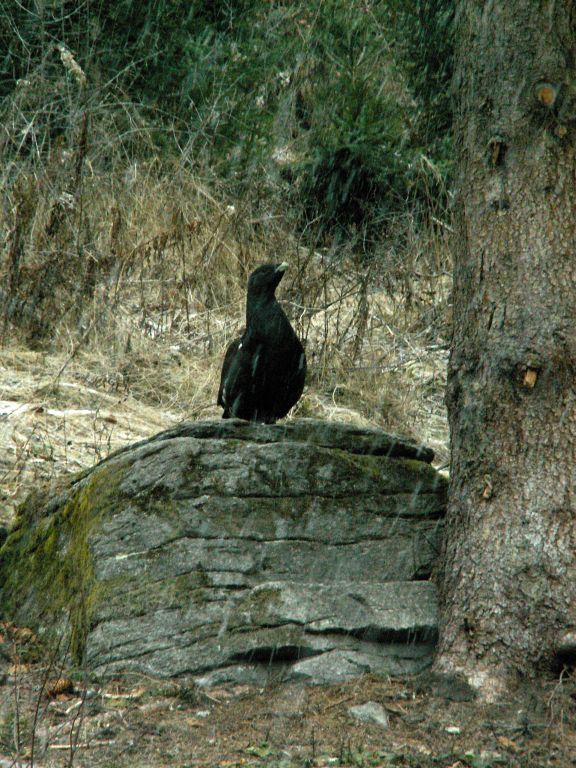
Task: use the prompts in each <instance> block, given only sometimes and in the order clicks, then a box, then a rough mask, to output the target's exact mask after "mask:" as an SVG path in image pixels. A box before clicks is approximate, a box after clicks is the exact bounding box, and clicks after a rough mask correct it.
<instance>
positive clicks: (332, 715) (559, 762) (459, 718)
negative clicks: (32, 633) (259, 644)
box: [0, 666, 576, 768]
mask: <svg viewBox="0 0 576 768" xmlns="http://www.w3.org/2000/svg"><path fill="white" fill-rule="evenodd" d="M5 672H6V674H5V676H4V683H3V685H0V713H2V727H1V728H0V766H2V768H8V767H10V768H12V766H14V768H24V766H26V767H27V768H28V766H31V765H38V766H47V767H50V768H52V767H54V768H56V766H73V765H74V766H79V767H80V766H81V767H86V768H95V767H96V766H103V767H106V768H124V766H126V768H128V766H130V767H132V766H136V767H137V768H164V767H166V768H168V767H169V766H170V768H172V767H174V768H192V767H194V768H224V766H226V768H240V767H242V768H328V767H329V766H345V767H347V768H369V767H370V766H371V767H372V768H376V767H380V768H389V767H391V766H395V767H396V768H400V767H402V766H406V767H411V768H439V767H441V768H492V767H494V768H496V766H508V767H509V768H544V766H558V767H561V768H563V767H564V766H566V767H568V766H574V765H576V731H575V728H574V725H575V722H576V701H575V697H576V680H574V679H572V680H570V679H564V680H562V681H560V682H551V683H550V685H549V686H548V687H547V688H546V689H545V690H544V689H543V690H541V691H540V692H539V693H538V694H537V695H536V694H534V693H532V694H527V693H524V694H522V695H519V696H518V698H517V699H516V700H515V701H512V702H508V703H502V704H498V705H496V704H492V705H480V704H478V703H476V702H474V701H462V700H460V701H458V700H451V699H459V698H467V697H466V696H461V695H459V694H460V693H461V692H459V690H458V688H455V689H447V690H445V691H443V693H444V696H439V695H438V692H436V693H433V692H432V691H431V689H430V687H429V685H427V682H426V678H425V677H424V678H423V679H422V678H420V679H404V680H379V679H376V678H373V677H365V678H362V679H358V680H355V681H354V682H350V683H347V684H342V685H332V686H307V685H302V684H296V683H291V684H281V683H277V684H271V685H269V686H267V687H266V688H251V687H247V686H234V687H222V688H212V689H210V690H209V691H202V690H199V689H198V688H196V687H194V686H193V685H192V686H190V685H186V683H185V682H183V681H180V682H179V683H176V682H173V681H152V680H149V679H146V678H143V677H142V678H139V679H135V680H133V681H131V684H129V683H128V682H127V681H126V680H124V681H123V682H122V683H109V684H107V685H105V686H103V687H100V686H94V687H91V686H90V685H88V686H82V687H80V686H77V684H76V685H75V684H74V683H73V682H72V680H69V679H65V678H63V677H60V678H58V679H54V678H50V676H49V671H48V672H46V670H45V669H44V668H41V667H40V666H36V667H34V666H32V667H23V666H21V667H15V666H12V667H11V668H10V669H8V668H6V669H5ZM52 672H53V670H52ZM446 696H448V697H450V698H448V699H447V698H445V697H446ZM15 702H17V703H18V706H17V707H15ZM367 702H375V703H377V704H380V705H381V706H382V707H383V710H384V713H385V715H384V719H385V720H387V724H386V722H385V723H384V725H382V724H376V723H363V722H360V721H358V720H357V719H356V718H355V717H354V716H353V715H352V714H351V712H350V709H351V708H352V707H355V706H358V705H362V704H366V703H367ZM32 734H34V738H32ZM18 741H19V744H20V749H19V750H18V751H17V750H16V749H15V743H17V742H18ZM32 743H34V749H33V751H32Z"/></svg>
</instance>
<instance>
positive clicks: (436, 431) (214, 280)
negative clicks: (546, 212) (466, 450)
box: [0, 142, 450, 520]
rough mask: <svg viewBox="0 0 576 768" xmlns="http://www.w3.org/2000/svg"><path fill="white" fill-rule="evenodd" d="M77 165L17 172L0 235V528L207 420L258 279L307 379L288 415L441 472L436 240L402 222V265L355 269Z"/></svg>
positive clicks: (201, 203)
mask: <svg viewBox="0 0 576 768" xmlns="http://www.w3.org/2000/svg"><path fill="white" fill-rule="evenodd" d="M82 147H83V145H82V142H80V143H79V144H78V147H77V150H76V156H66V157H65V156H63V153H62V152H60V153H59V154H58V153H56V156H53V157H52V158H51V159H50V161H49V162H48V163H47V164H46V165H45V166H44V167H43V168H42V171H41V172H38V171H33V172H32V171H29V170H28V171H27V172H26V173H25V172H24V171H22V172H21V174H20V176H19V177H18V178H16V179H15V180H14V181H13V183H12V187H11V188H12V193H11V197H10V199H9V203H10V204H9V206H8V207H7V209H6V215H5V217H4V221H3V229H4V233H5V238H4V242H5V247H4V251H3V253H0V276H1V277H2V282H1V283H0V284H2V285H4V286H6V288H5V289H4V290H3V291H2V293H0V298H1V299H2V302H0V311H3V315H4V317H3V319H2V316H1V315H0V323H2V322H3V326H4V334H3V343H2V346H1V347H0V391H1V392H2V395H1V399H2V401H3V404H2V406H1V410H0V444H1V445H2V446H3V448H4V450H3V451H2V454H1V456H2V458H0V479H1V485H2V495H1V496H0V518H2V519H5V520H6V519H9V518H10V517H11V516H12V514H13V510H14V507H15V505H16V504H17V503H18V502H19V501H20V500H21V499H22V496H23V495H24V494H25V493H26V492H27V491H28V490H29V489H30V488H31V487H33V486H34V485H35V484H37V483H38V482H39V481H40V480H42V481H43V480H47V479H51V478H54V477H56V476H58V474H59V473H61V472H62V471H76V470H77V469H78V468H80V467H85V466H89V465H90V464H92V463H94V462H95V461H97V460H99V459H100V458H102V456H104V455H106V453H107V452H108V451H109V450H111V449H114V448H116V447H118V446H119V445H121V444H124V443H127V442H130V441H132V440H135V439H138V438H140V437H143V436H145V435H150V434H152V433H153V432H155V431H158V430H159V429H161V428H163V427H165V426H167V425H169V424H171V423H173V422H174V421H177V420H181V419H199V418H211V417H219V415H220V409H219V408H218V407H216V404H215V400H216V392H217V388H218V380H219V373H220V366H221V361H222V357H223V353H224V350H225V348H226V346H227V345H228V343H229V342H230V340H231V339H232V338H234V337H235V336H236V335H237V334H238V332H239V331H240V329H241V327H242V325H243V321H244V299H245V285H246V279H247V276H248V274H249V273H250V271H251V270H252V269H253V268H254V267H255V266H257V265H258V264H261V263H264V262H268V261H277V262H279V261H288V262H289V264H290V269H289V271H288V273H287V275H286V277H285V278H284V281H283V282H282V284H281V286H280V288H279V291H278V295H279V298H280V300H281V302H282V303H283V305H284V307H285V308H286V310H287V312H288V314H289V316H290V317H291V320H292V322H293V324H294V326H295V327H296V329H297V331H298V333H299V335H300V336H301V338H302V339H303V340H304V341H305V344H306V350H307V356H308V361H309V375H308V381H307V387H306V390H305V393H304V396H303V397H302V399H301V401H300V403H299V404H298V405H297V407H296V409H295V413H294V415H296V416H299V415H301V416H304V415H305V416H316V417H319V418H326V419H337V420H343V421H349V422H356V423H360V424H362V423H364V424H367V423H369V424H377V425H380V426H382V427H384V428H386V429H388V430H390V431H394V432H400V433H403V434H407V435H409V436H412V437H414V438H416V439H419V440H421V441H422V442H425V443H428V444H430V445H432V446H433V447H434V448H435V449H436V450H437V452H438V458H439V462H440V463H445V462H446V460H447V453H446V443H447V428H446V420H445V416H444V409H443V404H442V396H443V384H444V375H445V364H446V355H447V353H446V336H447V328H448V327H449V310H448V295H449V290H450V281H449V278H448V277H447V266H448V257H447V248H446V245H445V243H444V242H443V241H442V239H441V237H440V236H439V235H438V231H441V230H437V231H432V230H430V231H426V230H424V229H422V228H420V229H418V228H417V227H416V226H415V225H414V224H413V223H411V222H410V221H409V220H407V221H406V222H404V223H403V224H402V228H403V231H402V237H403V240H404V242H405V244H406V245H405V247H404V249H403V251H402V253H400V252H399V251H398V249H397V248H396V246H395V244H394V242H391V241H390V242H388V243H384V242H383V243H382V246H381V251H380V253H379V254H376V255H374V256H372V257H371V258H370V259H367V258H362V257H359V256H357V255H355V249H354V248H353V247H352V246H353V244H348V245H347V246H341V247H332V248H323V249H314V248H311V247H308V246H306V245H305V244H304V243H303V242H302V241H299V240H298V238H297V237H295V236H294V235H292V234H291V233H290V231H289V226H288V222H287V219H279V218H274V217H272V216H271V215H269V214H268V213H266V212H264V213H263V212H262V211H259V212H258V213H255V212H254V210H253V209H252V208H251V207H250V205H249V204H248V203H246V202H243V201H234V205H231V204H230V201H228V200H226V201H222V200H220V199H217V197H216V194H215V193H213V192H211V191H208V190H207V189H206V188H205V187H204V186H203V185H202V184H200V183H199V181H198V180H197V179H196V178H195V177H194V176H193V175H191V174H190V173H189V172H187V171H186V170H185V169H183V168H175V169H174V171H173V172H172V173H167V172H166V170H165V169H164V172H162V173H160V172H159V169H158V167H156V166H155V164H154V163H152V164H151V165H149V166H146V165H144V164H140V165H132V166H130V167H129V168H128V170H127V171H125V172H124V173H123V174H122V175H109V176H103V175H97V174H96V173H95V172H92V171H91V167H90V164H89V161H88V158H87V157H84V156H83V155H82V153H83V152H84V149H83V148H82ZM79 165H82V166H83V168H84V172H83V174H82V175H78V174H77V173H76V172H75V171H74V172H73V169H76V170H77V168H78V167H79ZM63 201H64V202H63Z"/></svg>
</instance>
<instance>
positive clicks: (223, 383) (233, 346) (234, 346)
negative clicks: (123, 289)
mask: <svg viewBox="0 0 576 768" xmlns="http://www.w3.org/2000/svg"><path fill="white" fill-rule="evenodd" d="M241 343H242V337H240V338H238V339H234V341H232V342H230V344H229V345H228V349H227V350H226V354H225V355H224V362H223V363H222V373H221V374H220V387H219V389H218V400H217V402H218V405H221V406H222V407H223V408H225V407H226V403H227V402H229V399H228V392H229V389H230V385H229V384H227V381H228V379H229V377H230V371H231V369H232V367H233V363H234V359H235V358H236V356H237V355H238V349H239V348H240V344H241Z"/></svg>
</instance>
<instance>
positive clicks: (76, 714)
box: [0, 348, 576, 768]
mask: <svg viewBox="0 0 576 768" xmlns="http://www.w3.org/2000/svg"><path fill="white" fill-rule="evenodd" d="M441 363H442V360H440V358H439V361H438V368H439V369H440V367H441ZM64 366H68V367H66V369H65V375H64V377H63V376H62V375H61V372H62V370H63V369H64ZM100 373H101V372H100V368H98V369H97V370H96V371H95V372H94V373H93V374H92V373H90V369H89V367H88V366H87V364H86V361H76V360H73V361H67V360H64V361H63V360H61V359H59V358H58V357H50V356H44V355H39V354H38V353H30V352H26V351H25V350H23V349H19V348H13V349H12V348H9V349H5V350H4V351H3V353H2V355H0V391H1V393H2V395H1V398H2V402H0V446H1V447H2V449H3V450H2V451H1V452H0V480H1V483H0V524H1V523H8V524H9V523H10V521H11V520H12V519H13V515H14V510H15V508H16V506H17V504H18V503H19V502H20V501H22V499H23V498H25V496H26V494H27V493H28V492H29V491H30V489H31V488H33V487H35V486H37V484H39V483H42V484H43V483H47V482H48V483H49V482H50V481H53V480H57V479H58V478H61V477H62V476H65V475H66V474H70V473H74V472H77V471H78V470H79V469H83V468H85V467H87V466H90V465H91V464H93V463H94V462H96V461H98V460H99V459H100V458H102V457H103V456H105V455H106V454H107V453H108V452H109V451H110V450H114V449H115V448H118V447H120V446H121V445H124V444H126V443H129V442H133V441H134V440H137V439H140V438H141V437H146V436H149V435H150V434H152V433H154V432H157V431H159V430H160V429H163V428H166V427H168V426H170V425H171V424H173V423H175V422H176V421H178V420H179V419H181V418H183V417H186V416H187V413H186V412H183V410H182V409H179V408H178V407H176V405H177V399H176V398H174V401H173V402H174V406H175V407H174V408H173V409H171V410H168V409H158V408H155V407H153V406H151V405H144V404H143V403H142V402H140V401H139V400H138V399H137V398H134V397H133V396H132V395H131V394H130V393H129V392H125V391H123V390H118V391H116V390H115V389H114V388H113V387H110V386H107V385H105V384H103V383H102V381H101V377H100ZM55 381H57V386H54V382H55ZM432 395H433V397H432ZM432 395H431V397H432V400H431V401H430V403H428V401H427V400H426V398H423V399H422V402H423V403H424V406H425V407H424V406H423V410H422V414H421V417H419V418H420V421H419V422H418V424H417V425H416V433H417V434H419V435H422V438H423V441H424V442H426V443H428V444H430V443H431V442H432V444H433V445H434V447H435V448H436V449H437V450H438V453H439V455H440V458H441V460H443V461H445V460H446V456H447V452H446V449H445V447H444V448H442V446H443V445H444V446H445V442H446V437H447V433H446V426H445V415H444V414H443V413H442V411H441V408H440V405H439V404H441V398H442V382H441V381H440V380H439V381H438V382H437V381H436V379H434V390H433V393H432ZM427 403H428V404H427ZM426 408H429V410H430V413H429V414H428V413H427V412H425V411H426ZM218 415H219V413H218V410H217V409H213V411H211V410H208V411H206V412H203V413H202V417H203V418H206V417H210V416H218ZM320 415H321V414H320ZM328 416H329V417H331V414H328ZM430 424H432V426H433V429H432V428H431V427H430ZM431 437H433V438H434V439H433V440H432V441H431V440H430V438H431ZM0 527H1V525H0ZM25 635H26V632H24V636H25ZM20 640H21V635H20V631H18V632H16V634H15V629H14V628H11V627H9V626H7V625H4V626H1V625H0V768H12V766H13V767H14V768H17V767H19V766H22V767H23V766H32V765H38V766H48V767H49V768H52V766H54V767H55V766H68V767H71V766H86V768H97V767H102V768H123V767H124V766H126V767H128V766H136V768H148V766H150V768H152V766H153V767H154V768H163V767H164V766H165V767H166V768H168V767H170V768H172V766H174V767H175V768H187V767H189V768H192V766H194V768H197V767H200V768H211V767H215V768H220V767H224V766H232V767H233V768H234V767H236V766H242V767H243V768H260V767H266V768H325V767H326V768H327V767H328V766H344V767H352V766H354V767H356V768H368V766H381V767H382V768H388V766H399V767H401V766H411V767H412V768H420V767H421V768H428V767H432V766H434V767H438V766H439V767H440V768H492V767H493V766H494V767H496V766H510V767H514V768H516V767H517V768H543V767H544V766H559V767H562V768H563V767H564V766H576V676H575V674H574V672H572V673H569V672H564V673H563V674H562V675H561V676H560V677H558V676H556V677H553V676H551V678H550V681H549V683H548V684H547V685H546V686H545V687H544V688H543V689H542V690H540V691H538V692H530V693H526V692H523V693H522V694H518V697H517V699H516V700H515V701H512V702H509V703H504V704H500V705H491V706H483V705H480V704H478V703H476V702H474V701H466V700H455V699H458V698H460V699H465V698H466V696H459V695H458V694H455V693H454V691H453V690H451V691H448V692H445V693H446V695H448V696H449V697H451V698H445V697H443V696H441V695H438V690H437V688H436V687H435V686H432V687H430V686H429V685H428V684H425V682H423V681H422V679H419V680H414V679H410V680H378V679H375V678H372V677H365V678H362V679H359V680H356V681H355V682H353V683H348V684H345V685H338V686H327V687H320V686H317V687H311V686H306V685H298V684H282V683H280V682H277V683H275V684H273V685H269V686H267V687H266V688H263V689H260V688H249V687H238V686H237V687H226V688H224V687H223V688H218V689H211V690H209V691H203V690H199V689H198V688H196V687H195V686H194V685H193V684H192V683H186V681H182V680H180V681H178V682H175V681H155V680H150V679H147V678H143V677H139V678H133V679H130V680H123V681H122V682H116V683H114V682H107V683H106V684H105V685H100V684H97V683H96V682H93V681H90V682H87V683H86V682H82V680H81V677H78V675H75V676H73V678H70V673H69V672H64V671H62V670H61V671H60V672H58V671H56V670H54V668H53V667H50V666H48V667H46V666H45V661H44V659H43V656H42V652H39V653H35V654H33V657H34V659H35V662H34V664H33V665H32V666H25V665H23V664H20V663H17V662H18V660H19V659H20V660H22V659H23V658H27V656H21V655H20V653H19V651H18V643H19V642H20ZM58 679H59V680H60V682H59V683H58V684H56V680H58ZM367 702H376V703H377V704H380V705H382V707H383V708H384V711H385V714H386V716H387V719H388V725H387V727H383V726H382V725H377V724H374V723H363V722H359V721H358V720H357V719H355V718H354V717H353V716H352V714H351V713H350V711H349V710H350V708H351V707H353V706H356V705H361V704H365V703H367Z"/></svg>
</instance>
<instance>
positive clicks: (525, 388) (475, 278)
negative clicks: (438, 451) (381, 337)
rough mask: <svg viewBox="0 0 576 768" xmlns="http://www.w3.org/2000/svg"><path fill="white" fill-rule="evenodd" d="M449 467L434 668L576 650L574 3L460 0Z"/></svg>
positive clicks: (531, 664)
mask: <svg viewBox="0 0 576 768" xmlns="http://www.w3.org/2000/svg"><path fill="white" fill-rule="evenodd" d="M456 36H457V50H456V61H455V84H454V85H455V95H456V99H457V112H456V121H455V137H456V144H457V153H458V154H457V158H458V166H457V167H458V171H457V237H456V241H457V242H456V252H455V270H454V328H455V330H454V339H453V347H452V353H451V358H450V365H449V373H448V389H447V405H448V411H449V418H450V428H451V436H452V472H451V488H450V501H449V510H448V520H447V537H446V542H445V557H444V561H443V572H442V574H441V575H440V581H441V592H442V600H441V609H442V613H443V625H442V629H441V636H440V644H439V651H438V656H437V660H436V668H437V669H438V670H440V671H444V672H447V671H449V672H461V673H463V674H464V675H465V676H466V677H467V679H468V681H469V682H470V683H471V684H472V685H474V686H475V687H476V688H478V689H480V691H481V694H482V695H483V697H484V698H486V699H494V698H496V697H498V696H499V695H501V694H502V693H504V692H506V691H507V690H510V689H511V688H512V687H513V686H514V684H515V681H517V680H518V679H519V678H520V677H524V676H526V675H528V676H537V675H539V674H541V673H542V672H543V671H544V670H545V669H546V668H548V669H549V668H550V665H551V664H553V662H554V658H555V655H556V654H557V653H558V652H559V651H564V652H570V650H572V652H573V651H574V650H576V492H575V485H576V378H575V372H576V330H575V328H576V160H575V146H576V70H575V54H576V6H575V5H574V4H573V3H572V2H568V1H567V0H542V1H541V2H533V0H506V2H485V0H459V2H457V13H456Z"/></svg>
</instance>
